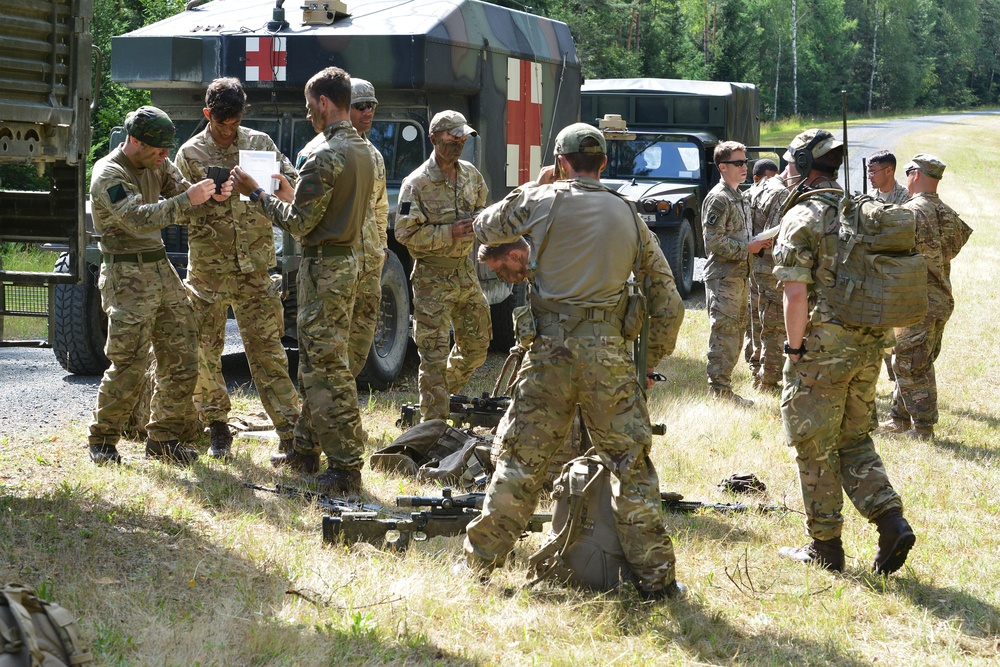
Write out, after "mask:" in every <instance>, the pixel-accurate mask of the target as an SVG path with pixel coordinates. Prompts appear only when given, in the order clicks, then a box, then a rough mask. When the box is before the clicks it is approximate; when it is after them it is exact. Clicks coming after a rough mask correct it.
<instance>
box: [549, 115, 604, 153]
mask: <svg viewBox="0 0 1000 667" xmlns="http://www.w3.org/2000/svg"><path fill="white" fill-rule="evenodd" d="M587 137H590V138H591V139H595V140H596V141H597V145H596V146H583V147H581V146H580V142H581V141H583V140H584V139H585V138H587ZM607 152H608V145H607V144H606V143H605V141H604V135H603V134H601V131H600V130H598V129H597V128H596V127H594V126H593V125H590V124H588V123H573V124H572V125H567V126H566V127H564V128H563V129H562V132H560V133H559V136H557V137H556V150H555V154H556V155H567V154H569V153H596V154H598V155H605V154H606V153H607Z"/></svg>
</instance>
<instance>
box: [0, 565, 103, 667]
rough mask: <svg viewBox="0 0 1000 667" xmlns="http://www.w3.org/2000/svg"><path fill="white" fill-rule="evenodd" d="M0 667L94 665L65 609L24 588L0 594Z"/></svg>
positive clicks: (7, 589)
mask: <svg viewBox="0 0 1000 667" xmlns="http://www.w3.org/2000/svg"><path fill="white" fill-rule="evenodd" d="M0 640H2V642H3V643H2V645H0V667H70V666H74V667H75V666H76V665H88V664H90V663H92V662H93V661H94V656H93V655H91V653H90V650H89V649H88V648H87V645H86V644H85V643H84V642H83V640H82V639H81V638H80V634H79V632H78V630H77V626H76V619H75V618H74V617H73V615H72V614H70V613H69V611H67V610H66V609H65V608H63V607H61V606H59V605H57V604H55V603H53V602H45V601H43V600H40V599H39V598H38V597H37V596H36V595H35V592H34V591H33V590H32V589H30V588H27V587H25V586H19V585H17V584H9V585H8V586H5V587H4V588H3V590H0Z"/></svg>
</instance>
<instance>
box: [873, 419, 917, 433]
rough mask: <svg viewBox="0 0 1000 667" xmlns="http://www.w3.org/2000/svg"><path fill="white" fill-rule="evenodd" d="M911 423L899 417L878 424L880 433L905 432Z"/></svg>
mask: <svg viewBox="0 0 1000 667" xmlns="http://www.w3.org/2000/svg"><path fill="white" fill-rule="evenodd" d="M909 426H910V425H909V424H908V423H904V422H902V421H900V420H898V419H890V420H888V421H884V422H882V423H881V424H879V425H878V429H877V432H878V433H896V434H899V433H903V432H905V431H906V429H907V428H908V427H909Z"/></svg>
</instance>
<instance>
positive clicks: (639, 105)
mask: <svg viewBox="0 0 1000 667" xmlns="http://www.w3.org/2000/svg"><path fill="white" fill-rule="evenodd" d="M759 109H760V99H759V95H758V92H757V87H756V86H754V85H752V84H749V83H724V82H717V81H682V80H676V79H591V80H589V81H587V82H585V83H584V84H583V88H582V91H581V112H580V117H581V118H582V119H583V120H584V121H585V122H588V123H593V124H594V125H597V124H598V121H599V120H600V119H603V118H604V117H605V115H607V114H616V115H619V116H621V118H622V119H623V120H624V121H625V122H626V124H627V127H628V132H627V135H625V136H624V137H623V136H622V135H623V134H624V133H619V134H618V140H615V141H609V142H608V167H607V169H606V170H605V172H604V174H603V178H602V180H603V181H604V183H605V184H606V185H608V186H610V187H613V188H615V189H616V190H617V191H618V192H620V193H622V194H623V195H625V196H627V197H628V198H630V199H632V200H634V201H635V202H636V208H637V209H638V211H639V214H640V215H641V216H642V219H643V220H645V221H646V224H647V225H649V227H650V229H652V230H653V231H654V232H655V233H656V236H657V238H659V240H660V245H661V247H662V248H663V254H665V255H666V256H667V260H668V261H669V262H670V268H671V269H672V270H673V272H674V277H675V278H676V280H677V289H678V291H679V292H680V293H681V296H682V297H687V296H688V294H689V293H690V292H691V287H692V283H693V281H694V259H695V257H704V256H705V243H704V238H703V236H702V229H701V203H702V201H704V199H705V196H706V195H707V194H708V191H709V190H711V189H712V187H713V186H714V185H715V184H716V183H718V182H719V172H718V170H717V169H715V168H714V165H713V163H712V152H713V150H714V149H715V146H716V144H718V143H719V142H720V141H726V140H730V141H738V142H740V143H742V144H745V145H746V146H748V147H750V146H756V145H757V144H758V143H759V142H760V120H759ZM606 136H608V138H609V139H612V138H615V133H606Z"/></svg>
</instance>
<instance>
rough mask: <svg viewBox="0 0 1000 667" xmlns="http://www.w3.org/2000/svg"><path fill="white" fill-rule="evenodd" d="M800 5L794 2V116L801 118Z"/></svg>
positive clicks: (795, 0)
mask: <svg viewBox="0 0 1000 667" xmlns="http://www.w3.org/2000/svg"><path fill="white" fill-rule="evenodd" d="M798 10H799V3H798V0H792V115H794V116H795V117H796V118H798V117H799V41H798V40H799V16H798Z"/></svg>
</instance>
